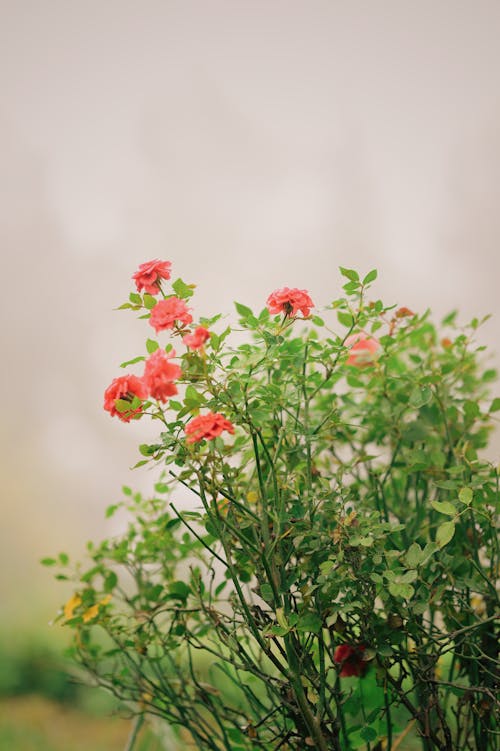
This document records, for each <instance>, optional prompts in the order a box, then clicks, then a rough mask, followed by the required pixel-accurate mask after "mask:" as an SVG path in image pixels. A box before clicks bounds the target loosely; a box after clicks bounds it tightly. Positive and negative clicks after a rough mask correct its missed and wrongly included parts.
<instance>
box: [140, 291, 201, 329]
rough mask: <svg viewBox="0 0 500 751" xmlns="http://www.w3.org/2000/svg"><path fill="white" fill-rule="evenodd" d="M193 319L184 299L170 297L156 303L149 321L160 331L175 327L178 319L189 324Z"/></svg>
mask: <svg viewBox="0 0 500 751" xmlns="http://www.w3.org/2000/svg"><path fill="white" fill-rule="evenodd" d="M192 320H193V316H192V315H191V313H190V312H189V310H188V308H187V306H186V303H185V302H184V300H181V299H180V298H179V297H168V298H167V299H166V300H160V302H157V303H156V305H155V306H154V308H153V309H152V310H151V317H150V319H149V323H150V324H151V326H152V327H153V328H154V329H155V331H157V332H158V331H163V330H164V329H173V328H174V325H175V323H176V322H177V321H178V322H180V323H182V324H184V325H187V324H189V323H191V322H192Z"/></svg>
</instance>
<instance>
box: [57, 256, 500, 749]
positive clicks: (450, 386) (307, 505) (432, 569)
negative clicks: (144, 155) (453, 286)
mask: <svg viewBox="0 0 500 751" xmlns="http://www.w3.org/2000/svg"><path fill="white" fill-rule="evenodd" d="M341 272H342V274H343V276H344V279H345V283H344V286H343V291H344V294H343V295H342V296H341V297H339V298H338V299H335V300H334V301H333V302H332V303H330V304H329V305H326V306H325V307H324V312H323V313H322V317H320V316H319V315H317V314H315V315H312V311H313V310H314V311H317V310H318V309H317V308H315V306H314V303H313V301H312V299H311V296H310V295H309V293H308V292H307V291H305V290H300V289H297V288H288V287H284V288H282V289H279V290H276V291H275V292H272V293H271V294H270V295H269V296H268V297H267V304H266V306H264V307H263V310H262V311H261V312H258V313H254V312H253V311H252V310H251V309H250V308H248V307H247V306H245V305H242V304H239V303H237V304H236V309H237V313H238V316H239V324H238V326H237V328H239V329H240V330H241V329H242V330H243V331H245V332H246V340H245V341H244V342H243V343H240V344H239V345H237V346H236V345H233V344H231V337H230V334H231V330H232V328H231V327H230V326H223V325H221V317H220V316H215V317H213V318H211V319H205V318H202V317H199V318H198V319H197V320H196V322H195V323H194V324H193V328H192V329H191V328H189V327H190V326H191V324H192V323H193V316H192V314H191V312H190V309H188V307H187V303H188V302H189V301H190V298H191V297H192V295H193V286H192V285H188V284H185V283H184V282H183V281H182V280H181V279H177V280H176V281H174V282H173V284H172V290H171V291H170V290H165V289H164V284H163V283H162V282H161V280H166V279H168V278H169V274H170V264H169V263H168V262H161V261H152V262H149V263H146V264H143V265H142V266H141V267H140V269H139V271H138V272H136V274H134V277H133V278H134V280H135V281H136V283H137V289H138V291H141V290H144V293H143V294H142V295H141V294H138V292H137V293H135V292H133V293H131V295H130V299H129V301H128V302H127V303H125V304H124V305H122V306H121V307H122V308H128V309H131V310H135V311H137V312H139V313H140V315H141V317H147V318H149V322H150V323H151V325H153V327H154V328H155V330H156V332H157V333H161V334H162V338H161V339H158V340H156V339H149V338H148V339H147V342H146V351H145V353H144V354H143V355H139V356H138V357H137V358H135V359H134V360H133V361H131V362H130V363H123V366H124V367H129V366H132V367H141V366H140V365H139V363H141V362H144V363H145V364H144V371H143V373H142V375H141V374H138V375H130V376H122V377H120V378H115V380H114V381H113V383H112V384H111V386H110V387H109V388H108V389H107V390H106V394H105V408H106V409H107V410H108V411H109V412H110V414H111V415H112V416H117V417H119V418H120V419H121V420H124V421H127V422H128V421H129V420H131V419H132V418H134V419H141V420H144V419H146V417H150V418H151V419H153V420H155V421H156V422H157V424H158V426H159V435H158V439H157V440H156V441H155V442H154V443H151V444H147V445H141V446H140V453H141V457H142V458H141V459H140V461H139V462H138V463H137V465H136V466H142V465H144V464H152V465H155V464H156V465H157V466H158V468H159V476H158V478H157V482H156V484H155V489H154V494H153V495H152V497H151V498H147V499H143V498H142V497H141V495H140V494H138V493H134V492H133V491H132V490H131V489H130V488H129V487H128V486H127V487H125V488H124V489H123V492H124V500H123V501H121V502H119V503H115V504H113V505H112V506H110V507H109V509H108V511H107V515H108V516H110V515H112V514H114V513H115V512H117V511H118V510H119V509H120V510H122V511H123V510H125V511H126V512H127V513H128V515H129V521H128V526H127V528H126V529H125V531H124V532H123V534H122V535H119V536H117V537H112V538H111V539H106V540H104V541H103V542H101V543H99V544H93V543H89V546H88V550H89V555H90V558H91V563H90V565H87V566H83V567H82V565H81V564H77V565H76V566H75V567H71V565H70V563H69V561H68V557H67V556H66V555H65V554H61V556H60V557H59V559H58V560H56V559H47V560H46V561H45V562H46V563H47V564H48V565H56V564H58V563H59V564H60V565H61V567H62V569H63V570H62V571H61V573H59V574H58V576H59V578H61V579H63V580H71V581H72V582H73V594H72V595H71V597H70V599H69V601H68V602H67V603H66V606H65V607H63V608H62V610H61V613H60V616H59V619H60V621H61V622H62V623H64V624H65V625H66V626H68V627H70V628H72V629H73V632H74V644H73V655H74V657H75V659H76V660H77V661H78V662H79V663H80V665H82V666H83V667H84V668H85V669H86V671H87V673H88V674H89V675H91V676H92V677H93V678H94V680H95V681H96V683H97V684H98V685H100V686H104V687H106V688H107V689H109V690H110V691H112V692H113V693H114V694H115V695H116V696H117V697H119V698H120V699H121V700H123V702H124V705H125V706H126V707H127V708H128V710H129V711H130V709H132V710H133V711H134V712H135V713H136V715H137V717H138V722H140V721H142V718H143V717H148V716H156V717H159V718H161V719H162V720H163V721H165V722H167V723H169V724H170V725H171V727H172V728H173V729H174V730H175V731H176V732H177V733H178V737H179V744H180V745H179V747H180V748H198V749H200V750H203V751H204V750H205V749H211V750H212V751H219V750H222V749H225V750H230V751H247V750H248V749H265V750H267V751H278V750H281V751H285V750H286V749H290V750H291V749H293V750H295V751H303V750H304V749H306V748H314V749H319V750H320V751H327V750H330V749H331V750H332V751H350V750H351V751H354V749H366V750H367V751H381V749H387V750H388V751H392V750H394V751H395V749H396V748H400V749H402V748H404V746H402V745H401V744H402V743H404V742H406V741H405V740H404V739H405V738H406V740H408V738H411V737H413V738H414V740H415V741H418V743H419V744H420V745H421V748H422V749H423V751H431V749H440V750H441V749H445V750H446V751H464V750H467V749H471V750H475V751H493V749H494V748H496V747H497V746H496V739H497V738H498V725H497V722H496V719H495V711H496V709H498V704H497V698H496V688H497V677H498V655H497V640H496V634H495V622H496V619H497V617H498V594H497V589H496V577H497V575H498V564H499V548H498V536H497V530H496V519H497V516H496V515H497V513H498V499H499V472H498V466H497V465H496V464H495V463H492V462H490V461H488V460H487V459H485V458H484V457H483V453H482V450H483V449H485V448H486V447H487V444H488V439H489V436H490V434H491V430H492V427H493V424H494V420H495V418H494V415H495V413H496V412H497V411H498V410H500V399H498V398H496V399H493V400H491V398H489V396H488V392H489V385H490V382H491V380H492V379H494V378H495V375H496V374H495V372H494V371H492V370H491V369H487V368H486V369H485V368H484V367H483V366H482V365H481V359H480V358H481V352H482V349H483V348H481V347H478V345H477V344H476V341H475V337H476V332H477V329H478V326H479V324H480V322H479V321H478V320H476V319H475V320H473V321H472V322H471V324H470V325H469V326H463V327H460V326H458V325H457V323H456V316H455V315H454V314H452V315H450V316H448V317H447V318H446V319H445V320H444V322H443V324H442V328H443V329H445V330H446V336H445V337H443V335H442V333H441V331H440V330H438V328H437V327H436V326H435V325H434V324H433V323H432V322H431V320H430V318H429V315H428V313H425V314H424V315H418V314H415V313H413V312H412V311H411V310H409V309H408V308H406V307H402V308H399V309H397V310H395V306H392V307H391V306H389V307H388V306H386V305H384V304H383V302H382V301H380V300H378V299H376V298H375V299H371V298H370V297H369V296H368V295H369V293H368V290H369V287H370V285H371V283H372V282H373V281H374V280H375V278H376V272H374V271H373V272H370V273H369V274H367V275H366V276H365V277H364V278H363V279H361V278H360V277H359V275H358V274H357V272H355V271H353V270H351V269H343V268H342V269H341ZM158 294H159V295H161V299H157V298H156V297H154V295H158ZM263 299H265V298H263ZM167 330H168V331H167ZM173 342H175V347H176V351H177V353H178V354H177V357H176V360H175V362H174V361H173V359H174V356H175V353H174V351H173V349H172V346H173ZM181 491H182V492H183V493H184V494H186V493H187V494H189V496H190V498H191V499H192V502H191V503H190V504H189V505H186V503H185V500H184V501H183V503H184V505H182V506H181V502H180V499H179V494H180V493H181Z"/></svg>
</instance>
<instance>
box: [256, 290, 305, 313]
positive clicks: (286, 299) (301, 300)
mask: <svg viewBox="0 0 500 751" xmlns="http://www.w3.org/2000/svg"><path fill="white" fill-rule="evenodd" d="M266 305H267V309H268V311H269V312H270V313H271V314H272V315H278V314H280V313H284V314H285V315H287V316H290V317H291V316H296V315H297V313H298V312H299V310H300V311H301V312H302V315H303V316H304V318H307V317H308V316H309V314H310V312H311V308H313V307H314V303H313V301H312V300H311V298H310V297H309V293H308V292H307V291H306V290H305V289H296V288H293V289H290V288H289V287H282V289H276V290H274V292H272V293H271V294H270V295H269V297H268V298H267V302H266Z"/></svg>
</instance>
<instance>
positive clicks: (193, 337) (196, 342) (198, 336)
mask: <svg viewBox="0 0 500 751" xmlns="http://www.w3.org/2000/svg"><path fill="white" fill-rule="evenodd" d="M209 338H210V332H209V331H208V329H206V328H205V327H204V326H198V327H197V328H196V329H195V330H194V331H193V332H192V333H191V334H186V336H183V337H182V341H183V342H184V344H185V345H186V347H189V349H201V348H202V347H203V345H204V344H205V342H206V341H207V339H209Z"/></svg>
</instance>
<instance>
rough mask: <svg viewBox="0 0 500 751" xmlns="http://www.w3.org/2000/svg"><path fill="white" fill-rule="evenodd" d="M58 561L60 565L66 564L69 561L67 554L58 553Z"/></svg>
mask: <svg viewBox="0 0 500 751" xmlns="http://www.w3.org/2000/svg"><path fill="white" fill-rule="evenodd" d="M58 558H59V563H60V564H61V566H67V565H68V563H69V555H68V554H67V553H59V556H58Z"/></svg>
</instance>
